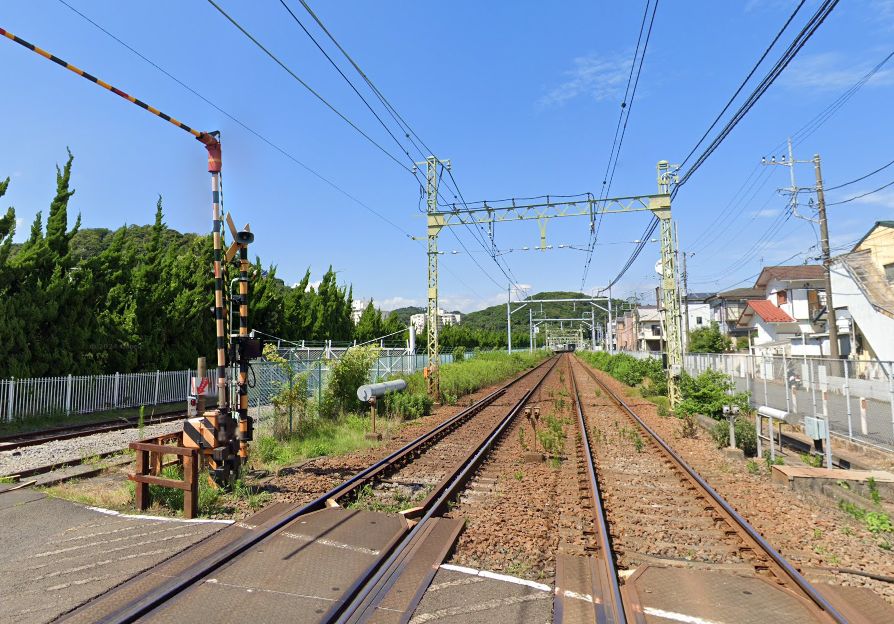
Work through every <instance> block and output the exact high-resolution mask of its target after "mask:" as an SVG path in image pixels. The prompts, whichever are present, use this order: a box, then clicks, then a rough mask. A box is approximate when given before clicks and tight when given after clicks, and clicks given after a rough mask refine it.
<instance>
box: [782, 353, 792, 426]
mask: <svg viewBox="0 0 894 624" xmlns="http://www.w3.org/2000/svg"><path fill="white" fill-rule="evenodd" d="M782 378H783V379H784V380H785V411H787V412H791V411H792V399H791V395H790V394H789V384H788V362H787V361H786V359H785V353H783V354H782Z"/></svg>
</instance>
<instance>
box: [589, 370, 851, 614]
mask: <svg viewBox="0 0 894 624" xmlns="http://www.w3.org/2000/svg"><path fill="white" fill-rule="evenodd" d="M578 362H579V364H580V365H581V367H582V368H583V370H584V372H585V373H587V375H589V376H590V377H591V378H592V379H593V381H595V382H596V383H597V384H598V385H599V387H600V388H602V390H603V392H605V394H606V396H607V397H609V398H610V399H611V400H612V401H614V402H615V403H616V404H617V405H618V407H620V408H621V410H622V411H624V413H625V414H627V416H629V417H630V419H631V420H633V422H634V423H635V424H636V425H637V426H638V427H639V428H640V429H641V430H642V431H643V432H644V433H645V434H646V435H647V436H648V437H649V439H650V440H651V441H652V442H654V443H655V445H656V446H657V447H658V448H659V450H660V451H661V452H662V454H663V455H664V456H665V457H666V458H667V459H668V460H670V462H671V464H672V465H673V467H674V468H676V469H677V471H678V472H679V473H680V474H681V476H682V477H683V478H685V479H686V480H688V481H689V482H690V483H691V484H692V485H693V486H694V487H695V488H697V489H698V490H700V491H702V492H703V493H704V494H705V498H706V499H708V500H711V501H713V506H714V508H715V509H716V510H717V512H718V514H719V515H720V516H721V517H722V518H723V519H724V520H725V521H726V523H727V524H728V525H729V526H730V528H731V529H732V530H734V531H735V532H736V533H737V534H738V535H739V537H740V538H741V539H742V541H743V542H744V543H745V546H746V548H747V550H750V551H751V552H752V553H753V554H754V556H755V559H756V561H755V562H754V564H753V565H754V567H755V569H756V571H757V572H769V573H770V574H772V576H773V577H774V580H775V581H776V582H777V583H778V584H779V585H781V586H782V587H785V588H787V589H788V590H790V591H792V592H793V593H794V594H795V595H797V596H800V597H802V598H804V599H805V600H806V601H807V602H808V603H809V604H811V605H812V606H814V607H815V608H816V609H817V610H818V611H820V615H821V617H824V618H826V619H827V620H828V621H832V622H837V623H839V624H846V623H847V622H858V621H861V619H860V618H858V617H857V618H855V617H851V618H847V617H845V616H844V615H842V613H841V612H840V611H839V610H838V609H837V608H836V607H835V606H833V605H832V604H831V603H830V602H829V601H828V600H826V598H825V597H823V595H822V594H820V593H819V591H817V589H816V588H815V587H814V586H813V585H812V584H811V583H810V582H809V581H808V580H807V579H806V578H804V576H802V575H801V573H800V572H798V570H796V569H795V568H794V566H793V565H792V564H791V563H790V562H789V561H788V560H786V559H785V558H784V557H783V556H782V555H780V554H779V553H778V552H777V551H776V549H775V548H773V546H771V545H770V543H769V542H767V541H766V540H765V539H764V538H763V537H762V536H761V535H760V533H758V532H757V531H756V530H755V529H754V527H752V526H751V524H749V522H748V521H747V520H746V519H745V518H744V517H743V516H741V515H740V514H739V513H738V512H737V511H736V510H735V509H733V508H732V506H731V505H730V504H729V503H728V502H727V501H726V499H724V498H723V497H722V496H721V495H720V494H718V493H717V491H715V490H714V488H712V487H711V486H710V485H709V484H708V482H707V481H705V480H704V479H703V478H702V477H701V475H699V474H698V473H697V472H696V471H695V470H694V469H693V468H692V467H691V466H689V464H688V463H687V462H686V460H684V459H683V458H682V457H681V456H680V455H679V454H678V453H677V452H676V451H674V450H673V449H672V448H671V447H670V446H668V444H667V443H666V442H665V441H664V440H663V439H662V438H661V436H659V435H658V433H656V432H655V431H654V430H653V429H652V428H651V427H649V426H648V425H647V424H646V423H645V422H644V421H643V420H642V418H640V417H639V415H637V414H636V413H635V412H634V411H633V410H632V409H630V406H628V405H627V403H625V402H624V400H623V399H622V398H621V397H619V396H618V395H617V394H616V393H615V392H613V391H612V390H611V389H610V388H609V387H608V386H607V385H606V384H605V383H603V382H602V380H601V379H599V377H598V376H597V375H596V373H594V372H593V370H592V369H591V368H590V367H589V366H588V365H587V364H586V363H585V362H581V361H580V360H578Z"/></svg>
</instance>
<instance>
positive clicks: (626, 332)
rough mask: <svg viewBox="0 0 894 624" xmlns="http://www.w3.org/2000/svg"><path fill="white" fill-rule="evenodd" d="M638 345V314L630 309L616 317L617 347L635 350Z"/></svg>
mask: <svg viewBox="0 0 894 624" xmlns="http://www.w3.org/2000/svg"><path fill="white" fill-rule="evenodd" d="M636 346H637V345H636V315H635V314H634V312H633V310H629V311H627V312H625V313H624V315H623V316H619V317H617V318H616V319H615V348H616V349H618V350H619V351H635V350H636Z"/></svg>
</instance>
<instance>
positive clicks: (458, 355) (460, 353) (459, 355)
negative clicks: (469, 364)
mask: <svg viewBox="0 0 894 624" xmlns="http://www.w3.org/2000/svg"><path fill="white" fill-rule="evenodd" d="M465 359H466V348H465V347H456V348H455V349H453V361H454V362H462V361H463V360H465Z"/></svg>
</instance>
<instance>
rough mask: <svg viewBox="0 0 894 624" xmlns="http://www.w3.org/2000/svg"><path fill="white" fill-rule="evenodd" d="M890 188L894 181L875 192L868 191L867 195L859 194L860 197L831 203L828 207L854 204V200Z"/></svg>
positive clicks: (856, 196)
mask: <svg viewBox="0 0 894 624" xmlns="http://www.w3.org/2000/svg"><path fill="white" fill-rule="evenodd" d="M889 186H894V180H892V181H891V182H888V183H887V184H885V185H883V186H880V187H878V188H877V189H874V190H872V191H867V192H866V193H861V194H859V195H854V196H853V197H848V198H847V199H842V200H841V201H837V202H829V203H827V204H826V206H840V205H841V204H847V203H849V202H852V201H854V200H857V199H860V198H861V197H866V196H867V195H872V194H873V193H878V192H879V191H883V190H885V189H886V188H888V187H889Z"/></svg>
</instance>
